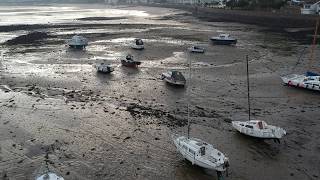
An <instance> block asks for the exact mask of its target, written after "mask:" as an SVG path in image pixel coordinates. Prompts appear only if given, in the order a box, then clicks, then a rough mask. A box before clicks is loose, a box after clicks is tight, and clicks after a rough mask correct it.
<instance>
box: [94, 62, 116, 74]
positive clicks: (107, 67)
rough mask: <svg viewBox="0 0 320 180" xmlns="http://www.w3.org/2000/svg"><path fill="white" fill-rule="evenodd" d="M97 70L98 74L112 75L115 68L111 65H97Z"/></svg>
mask: <svg viewBox="0 0 320 180" xmlns="http://www.w3.org/2000/svg"><path fill="white" fill-rule="evenodd" d="M96 69H97V71H98V72H101V73H111V72H113V71H114V68H113V67H111V66H110V65H109V64H105V63H101V64H98V65H96Z"/></svg>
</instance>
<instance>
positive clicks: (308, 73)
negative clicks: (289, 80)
mask: <svg viewBox="0 0 320 180" xmlns="http://www.w3.org/2000/svg"><path fill="white" fill-rule="evenodd" d="M306 76H320V74H318V73H314V72H311V71H307V72H306Z"/></svg>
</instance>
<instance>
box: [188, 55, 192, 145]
mask: <svg viewBox="0 0 320 180" xmlns="http://www.w3.org/2000/svg"><path fill="white" fill-rule="evenodd" d="M187 88H188V89H187V98H188V101H187V103H188V136H187V137H188V139H189V137H190V88H191V58H189V84H188V87H187Z"/></svg>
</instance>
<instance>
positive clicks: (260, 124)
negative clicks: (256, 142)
mask: <svg viewBox="0 0 320 180" xmlns="http://www.w3.org/2000/svg"><path fill="white" fill-rule="evenodd" d="M232 126H233V127H234V128H235V129H236V130H238V131H239V132H240V133H243V134H245V135H248V136H253V137H257V138H263V139H281V138H282V137H283V136H284V135H286V131H285V130H284V129H282V128H280V127H276V126H271V125H268V124H267V123H266V122H264V121H261V120H250V121H244V122H242V121H232Z"/></svg>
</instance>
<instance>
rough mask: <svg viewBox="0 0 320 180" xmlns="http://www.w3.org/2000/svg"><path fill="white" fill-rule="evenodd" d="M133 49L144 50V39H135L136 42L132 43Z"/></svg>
mask: <svg viewBox="0 0 320 180" xmlns="http://www.w3.org/2000/svg"><path fill="white" fill-rule="evenodd" d="M131 48H132V49H136V50H142V49H144V44H143V41H142V39H135V40H134V43H133V44H132V45H131Z"/></svg>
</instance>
